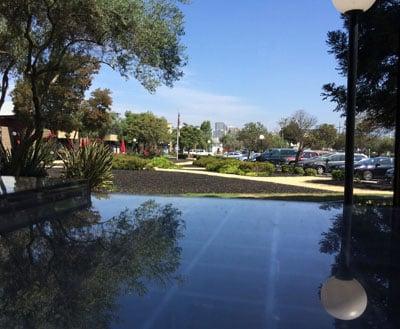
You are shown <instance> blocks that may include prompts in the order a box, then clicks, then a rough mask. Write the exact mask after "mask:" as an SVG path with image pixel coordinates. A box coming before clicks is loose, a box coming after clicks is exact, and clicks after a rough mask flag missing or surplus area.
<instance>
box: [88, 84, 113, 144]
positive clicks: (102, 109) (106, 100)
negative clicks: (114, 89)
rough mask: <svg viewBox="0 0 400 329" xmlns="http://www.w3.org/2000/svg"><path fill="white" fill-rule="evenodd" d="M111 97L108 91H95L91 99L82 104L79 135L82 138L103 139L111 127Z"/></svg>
mask: <svg viewBox="0 0 400 329" xmlns="http://www.w3.org/2000/svg"><path fill="white" fill-rule="evenodd" d="M111 106H112V97H111V90H109V89H100V88H98V89H96V90H94V91H93V92H92V93H91V97H90V98H89V99H88V100H87V101H85V102H83V104H82V109H81V111H82V114H81V129H80V131H81V133H82V135H83V136H89V137H92V138H103V137H104V136H105V135H106V134H107V133H108V131H109V129H110V128H111V125H112V121H113V118H112V114H111Z"/></svg>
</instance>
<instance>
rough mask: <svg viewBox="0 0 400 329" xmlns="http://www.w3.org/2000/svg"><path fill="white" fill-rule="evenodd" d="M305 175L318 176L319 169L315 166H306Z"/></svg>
mask: <svg viewBox="0 0 400 329" xmlns="http://www.w3.org/2000/svg"><path fill="white" fill-rule="evenodd" d="M304 175H305V176H317V175H318V172H317V170H316V169H314V168H306V169H305V170H304Z"/></svg>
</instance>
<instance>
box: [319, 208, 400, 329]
mask: <svg viewBox="0 0 400 329" xmlns="http://www.w3.org/2000/svg"><path fill="white" fill-rule="evenodd" d="M328 208H329V207H328ZM343 224H344V221H343V215H342V214H340V215H337V216H336V217H335V218H334V219H333V223H332V226H331V228H330V229H329V231H328V232H325V233H323V239H322V240H321V241H320V250H321V252H323V253H329V254H336V258H335V263H334V264H333V265H332V274H334V273H336V272H337V270H338V267H339V251H340V241H341V235H342V234H343V232H344V227H343ZM397 245H398V241H397V240H396V239H394V235H393V234H391V211H390V209H389V208H376V207H356V208H355V209H354V211H353V218H352V235H351V268H350V270H351V272H352V274H353V275H354V277H355V278H356V279H357V280H358V281H360V283H361V284H362V285H363V286H364V287H365V289H366V291H367V295H368V307H367V310H366V312H365V313H364V315H363V316H362V317H360V318H359V319H357V320H354V321H351V322H342V321H336V322H335V325H336V328H380V329H381V328H396V325H395V324H394V323H396V322H397V321H399V319H398V317H399V316H400V314H399V313H398V305H399V304H398V303H399V302H398V301H395V302H394V301H393V300H391V299H390V295H392V294H393V293H394V291H393V289H394V287H395V286H394V285H393V283H394V282H395V281H396V282H397V281H398V280H400V276H399V274H400V273H399V271H398V268H399V265H400V264H398V263H397V261H396V260H395V259H394V258H393V253H392V250H393V248H395V249H398V248H397ZM396 290H397V289H396ZM398 293H399V290H397V291H396V295H397V299H399V298H400V295H398ZM396 309H397V311H396Z"/></svg>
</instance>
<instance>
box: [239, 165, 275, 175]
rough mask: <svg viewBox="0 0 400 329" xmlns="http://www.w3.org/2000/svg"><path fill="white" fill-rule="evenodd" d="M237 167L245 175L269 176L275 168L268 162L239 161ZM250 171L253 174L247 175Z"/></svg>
mask: <svg viewBox="0 0 400 329" xmlns="http://www.w3.org/2000/svg"><path fill="white" fill-rule="evenodd" d="M239 169H240V170H241V171H243V172H244V173H245V174H246V175H247V176H270V175H271V174H273V173H274V172H275V170H276V168H275V166H274V165H273V164H272V163H269V162H239ZM250 173H254V174H255V175H249V174H250Z"/></svg>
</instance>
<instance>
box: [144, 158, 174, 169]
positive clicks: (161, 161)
mask: <svg viewBox="0 0 400 329" xmlns="http://www.w3.org/2000/svg"><path fill="white" fill-rule="evenodd" d="M146 167H147V168H162V169H173V168H175V167H176V166H175V164H174V163H173V162H172V161H171V160H169V159H168V158H166V157H156V158H153V159H151V160H150V162H149V163H148V164H147V166H146Z"/></svg>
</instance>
